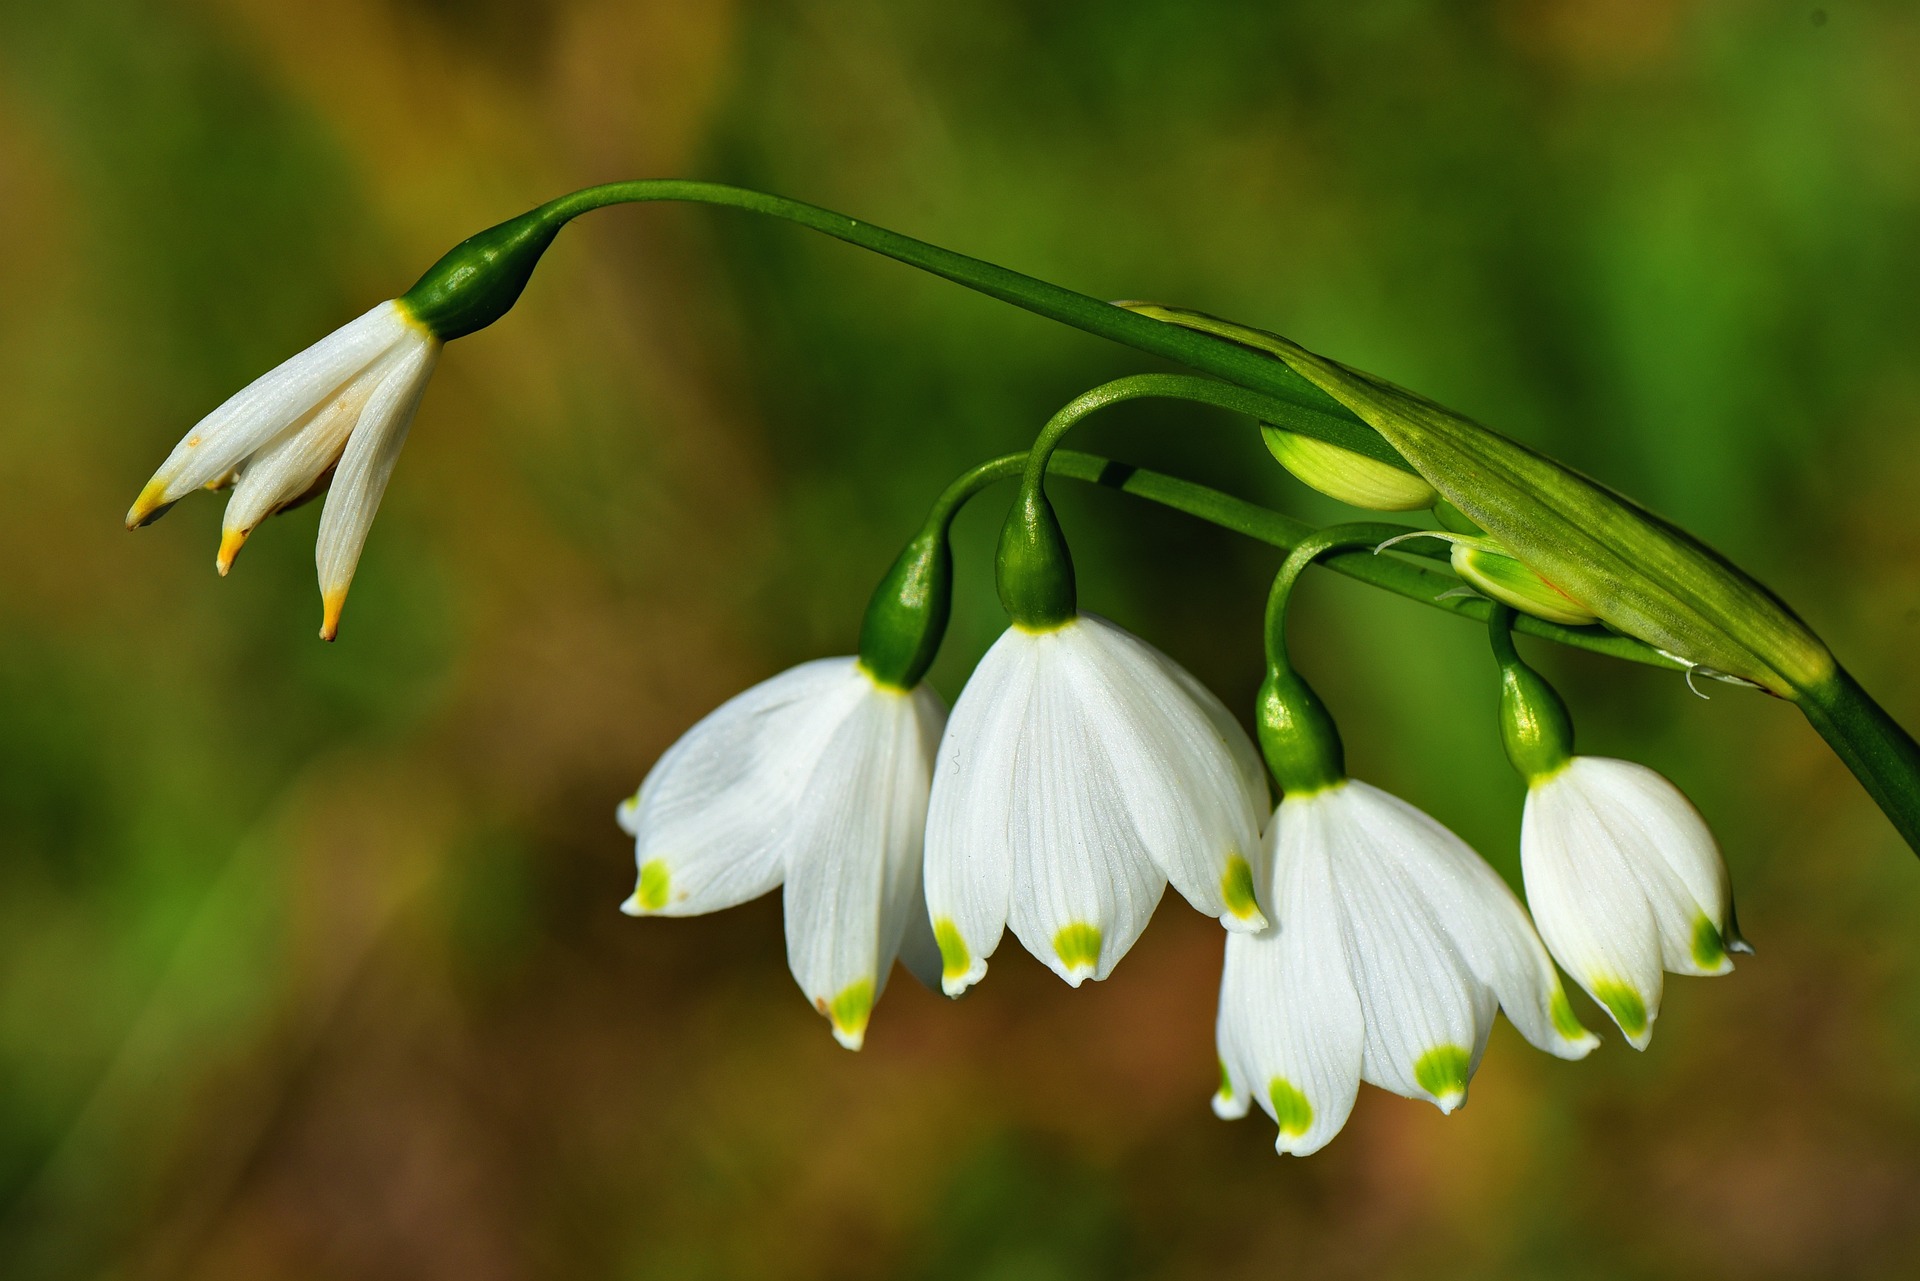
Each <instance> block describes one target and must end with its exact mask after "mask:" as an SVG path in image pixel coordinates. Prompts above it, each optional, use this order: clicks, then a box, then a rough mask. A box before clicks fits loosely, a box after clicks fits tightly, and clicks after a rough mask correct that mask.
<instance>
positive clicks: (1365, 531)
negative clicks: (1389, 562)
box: [1266, 521, 1407, 670]
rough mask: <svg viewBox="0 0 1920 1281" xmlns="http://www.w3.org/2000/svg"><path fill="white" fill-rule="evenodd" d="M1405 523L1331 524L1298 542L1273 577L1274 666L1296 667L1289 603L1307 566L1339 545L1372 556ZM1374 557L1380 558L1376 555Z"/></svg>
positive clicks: (1270, 633) (1270, 637)
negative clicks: (1290, 639) (1292, 658)
mask: <svg viewBox="0 0 1920 1281" xmlns="http://www.w3.org/2000/svg"><path fill="white" fill-rule="evenodd" d="M1406 530H1407V527H1406V526H1405V525H1387V524H1382V523H1380V522H1378V521H1354V522H1352V523H1351V524H1345V525H1329V526H1327V527H1326V528H1325V529H1317V530H1314V531H1313V532H1312V533H1311V534H1308V535H1307V536H1306V537H1305V538H1302V539H1301V540H1300V541H1299V542H1297V543H1295V544H1294V546H1293V550H1291V551H1289V552H1288V553H1287V558H1286V559H1285V560H1284V561H1282V562H1281V563H1280V571H1279V572H1278V573H1276V574H1275V575H1274V576H1273V587H1272V589H1271V590H1270V591H1268V592H1267V614H1266V634H1267V664H1268V666H1269V667H1271V668H1278V669H1280V670H1289V669H1290V668H1291V666H1292V664H1291V663H1289V662H1288V660H1287V605H1288V603H1289V602H1290V601H1291V600H1292V599H1293V585H1294V584H1295V583H1296V582H1298V581H1299V580H1300V575H1301V574H1303V573H1305V572H1306V568H1307V566H1309V565H1311V564H1313V563H1314V561H1316V560H1318V559H1320V557H1322V556H1324V555H1326V554H1327V553H1328V552H1330V551H1333V550H1334V549H1335V548H1339V547H1365V548H1367V549H1368V551H1369V555H1370V556H1371V555H1372V549H1373V548H1376V547H1378V546H1379V545H1380V544H1381V543H1384V542H1386V541H1387V540H1388V539H1389V538H1394V537H1397V536H1399V535H1401V534H1404V533H1405V532H1406ZM1372 558H1373V559H1376V560H1377V559H1378V557H1377V556H1373V557H1372Z"/></svg>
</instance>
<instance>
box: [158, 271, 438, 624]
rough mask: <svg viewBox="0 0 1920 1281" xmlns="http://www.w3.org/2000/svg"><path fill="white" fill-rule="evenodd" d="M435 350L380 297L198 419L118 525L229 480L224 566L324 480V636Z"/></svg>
mask: <svg viewBox="0 0 1920 1281" xmlns="http://www.w3.org/2000/svg"><path fill="white" fill-rule="evenodd" d="M440 347H441V342H440V340H439V339H438V338H436V337H435V336H434V333H433V331H432V330H430V329H429V328H428V327H427V325H426V324H424V323H422V322H421V321H420V320H419V319H417V318H416V317H415V316H414V314H413V313H412V311H411V310H410V309H409V308H408V306H407V305H406V304H405V303H404V302H402V301H399V300H395V301H389V302H383V303H381V304H380V305H379V306H377V307H375V308H374V309H373V310H372V311H369V312H367V313H366V314H365V315H364V316H361V317H360V318H359V319H358V320H355V321H353V322H351V323H350V324H348V325H346V326H345V327H344V328H342V329H339V330H336V331H335V332H333V333H332V334H330V335H328V336H327V337H326V338H323V339H321V340H320V341H319V342H318V343H315V344H314V345H313V346H311V347H309V348H307V349H306V350H305V351H303V352H301V353H300V354H299V355H297V356H295V357H293V358H292V359H291V360H289V361H287V362H285V363H284V364H282V365H280V366H279V367H278V368H276V369H274V370H272V371H270V372H268V373H266V374H263V375H261V376H260V377H259V378H257V379H255V380H254V381H253V382H252V383H251V384H249V385H248V386H247V387H245V388H243V389H242V390H241V391H240V392H238V393H237V394H235V395H234V396H233V397H232V398H230V399H229V400H228V401H227V402H226V403H225V404H223V405H221V406H220V407H219V408H218V409H216V410H214V411H213V412H212V413H210V414H208V415H207V416H206V417H205V418H203V419H201V420H200V422H199V423H198V424H196V425H195V426H194V428H193V430H191V431H189V432H188V433H187V434H186V436H185V437H184V438H183V439H182V440H181V441H180V443H179V444H177V445H175V446H174V448H173V452H172V453H171V454H169V455H168V456H167V460H166V461H165V462H164V463H162V464H161V465H160V470H159V471H157V472H155V473H154V474H153V479H152V480H150V481H148V482H147V485H146V488H145V489H142V490H141V491H140V496H139V498H137V499H135V500H134V504H133V507H132V509H131V510H129V511H128V512H127V527H128V528H130V529H131V528H134V527H136V526H139V525H144V524H147V523H148V522H149V521H152V520H155V519H157V518H158V517H159V516H160V515H161V514H162V513H164V512H165V511H166V510H167V508H169V507H171V506H172V505H173V504H174V503H176V502H178V501H179V500H180V499H181V498H183V497H185V496H186V495H187V494H190V493H192V492H193V491H194V490H196V489H200V488H202V487H205V488H208V489H221V488H225V487H226V486H228V485H231V486H232V487H233V493H232V496H231V497H229V498H228V500H227V511H226V519H225V521H224V523H223V527H222V530H221V536H220V552H219V556H218V558H217V559H216V561H215V564H216V566H217V567H218V569H219V571H220V572H221V573H222V574H225V573H226V572H227V570H228V569H229V568H230V567H231V566H232V564H233V558H234V557H235V556H236V555H238V554H239V551H240V547H241V545H242V544H243V543H245V542H246V541H247V536H248V535H250V534H251V533H252V532H253V530H254V528H255V527H256V526H257V525H259V523H260V522H261V521H262V520H265V519H266V518H267V517H268V516H271V515H273V514H274V513H276V512H281V511H285V510H286V509H287V508H289V507H294V506H297V505H299V504H300V503H302V502H305V501H306V500H307V499H309V498H312V497H313V496H314V495H316V494H318V493H319V492H320V491H321V490H324V489H328V488H329V487H331V491H332V492H331V493H330V494H329V495H328V497H327V501H326V507H325V508H324V510H323V511H322V513H321V516H320V536H319V541H318V543H317V545H316V549H315V559H316V561H317V563H318V569H319V576H320V598H321V602H322V610H323V621H322V622H321V625H320V635H321V636H322V637H324V638H325V639H327V640H332V639H333V637H334V635H335V633H336V632H337V631H338V630H339V626H340V611H341V609H342V607H343V606H344V605H345V603H346V599H347V587H348V585H349V584H351V583H352V581H353V571H354V566H355V565H357V564H358V563H359V560H360V550H361V548H362V547H363V546H364V545H365V543H366V540H367V530H368V528H369V527H370V526H371V525H372V524H373V517H374V513H375V512H376V511H377V510H378V509H379V506H380V497H381V495H382V494H383V493H384V492H385V491H386V488H387V480H388V478H389V477H390V476H391V475H392V474H393V466H394V463H395V462H396V461H398V459H399V457H400V447H401V446H402V445H403V444H405V443H406V439H407V428H408V426H409V425H410V424H411V423H412V421H413V413H414V410H415V408H416V407H417V406H418V405H419V403H420V396H421V393H422V392H423V391H425V390H426V385H427V378H428V376H429V375H430V374H431V373H432V372H433V366H434V362H435V360H436V359H437V358H438V357H439V354H440Z"/></svg>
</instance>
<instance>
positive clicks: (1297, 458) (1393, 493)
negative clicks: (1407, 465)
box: [1260, 423, 1440, 512]
mask: <svg viewBox="0 0 1920 1281" xmlns="http://www.w3.org/2000/svg"><path fill="white" fill-rule="evenodd" d="M1260 435H1261V437H1262V438H1263V439H1264V440H1265V441H1266V442H1267V451H1268V452H1269V453H1271V454H1272V455H1273V456H1274V457H1275V458H1276V459H1278V460H1279V462H1280V465H1281V466H1282V467H1285V468H1286V469H1287V470H1288V471H1290V472H1292V473H1293V474H1294V476H1295V477H1296V478H1298V479H1299V480H1300V482H1301V483H1302V484H1305V485H1307V486H1309V487H1311V488H1313V489H1317V490H1319V491H1320V492H1321V493H1323V494H1325V495H1326V496H1327V497H1329V498H1336V499H1338V500H1340V501H1341V502H1343V503H1346V504H1347V505H1348V506H1351V507H1362V508H1365V509H1366V510H1368V511H1378V512H1411V511H1423V510H1425V509H1426V508H1428V507H1431V506H1433V504H1434V501H1435V500H1436V499H1437V498H1439V496H1440V495H1439V494H1437V493H1435V492H1434V488H1433V486H1432V485H1429V484H1428V483H1427V482H1426V481H1424V480H1422V479H1421V478H1420V477H1419V476H1417V475H1415V474H1414V473H1412V472H1409V471H1402V470H1401V469H1400V468H1398V467H1391V466H1389V465H1387V464H1386V463H1382V462H1376V461H1375V460H1373V459H1371V458H1368V457H1367V456H1366V455H1365V454H1356V453H1355V452H1353V451H1352V450H1351V449H1342V448H1341V447H1340V446H1338V445H1330V444H1328V443H1327V442H1326V441H1324V440H1315V439H1314V438H1313V437H1312V436H1306V435H1302V434H1301V433H1300V432H1297V431H1288V430H1286V429H1285V428H1283V427H1273V426H1269V425H1267V424H1265V423H1262V424H1261V426H1260Z"/></svg>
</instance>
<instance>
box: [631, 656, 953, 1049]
mask: <svg viewBox="0 0 1920 1281" xmlns="http://www.w3.org/2000/svg"><path fill="white" fill-rule="evenodd" d="M945 722H946V713H945V711H944V709H943V708H942V707H941V705H940V700H939V699H938V698H937V697H936V696H935V695H934V694H933V693H932V691H930V690H928V689H926V688H925V687H924V686H921V687H918V688H915V689H914V690H912V691H911V692H909V691H904V690H900V689H897V688H894V687H892V686H889V685H885V684H882V683H881V682H879V681H876V680H874V679H873V678H872V677H871V676H869V675H868V674H867V671H866V669H865V668H864V667H862V666H861V665H860V663H859V662H858V660H856V659H853V658H826V659H820V660H818V661H815V662H811V663H805V664H802V665H801V666H799V667H796V668H793V669H792V670H790V671H787V672H783V673H781V674H780V675H778V676H775V677H773V678H772V679H771V680H767V681H763V682H762V683H760V684H758V685H756V686H754V687H753V688H752V689H750V690H747V691H746V692H745V693H743V694H740V695H738V696H736V697H735V698H733V699H732V700H730V701H729V702H727V703H725V704H723V705H722V706H721V707H720V708H719V709H718V710H716V711H714V712H713V713H711V714H710V715H708V716H707V717H706V719H704V720H702V721H701V722H700V723H699V724H697V725H695V726H694V727H693V728H692V729H690V730H688V731H687V733H686V734H685V735H684V736H683V737H682V738H681V739H680V741H679V742H677V743H675V744H674V745H673V746H672V747H671V748H669V749H668V750H667V752H666V754H665V755H663V756H661V758H660V760H659V763H658V764H656V765H655V766H654V767H653V769H652V771H651V772H650V773H648V775H647V778H646V781H645V782H644V783H642V784H641V785H640V790H639V792H638V793H636V794H635V795H634V796H632V797H630V798H628V799H627V800H626V801H625V802H623V803H622V804H621V806H620V810H619V821H620V826H621V827H623V828H625V829H626V830H627V831H628V832H629V833H631V834H632V836H633V837H634V858H635V861H636V863H637V865H638V868H639V883H638V885H637V886H636V887H635V889H634V891H633V895H632V897H631V898H629V899H628V900H627V901H626V903H624V904H623V905H622V910H623V911H625V912H626V913H627V914H628V915H631V916H694V915H698V914H700V913H702V912H713V911H717V910H719V909H720V908H723V907H732V906H734V905H735V904H738V903H744V902H746V901H747V900H748V899H752V898H758V897H759V896H760V895H762V894H764V893H766V892H767V891H768V890H771V889H772V888H773V887H774V886H776V885H784V886H785V887H786V890H785V909H786V926H787V963H788V965H789V967H790V968H791V969H792V970H793V977H794V979H795V981H797V982H798V983H799V984H800V990H801V991H803V992H805V993H806V995H807V997H808V999H809V1000H811V1001H812V1002H813V1005H814V1008H815V1009H817V1010H819V1011H820V1013H821V1014H822V1015H824V1016H826V1018H827V1019H828V1021H829V1022H830V1023H831V1024H832V1027H833V1035H834V1038H835V1039H836V1040H838V1041H839V1042H840V1044H842V1045H844V1046H846V1047H847V1048H848V1049H851V1050H857V1049H859V1048H860V1044H861V1041H862V1040H863V1038H864V1037H865V1035H866V1030H867V1021H868V1018H869V1016H870V1015H871V1013H872V1010H873V1005H874V1002H875V1001H877V1000H878V999H879V997H880V993H881V990H882V989H883V988H884V987H885V986H886V982H887V974H888V971H890V970H891V969H892V968H893V962H894V958H895V957H896V956H899V957H900V958H901V960H902V961H903V962H904V963H905V964H906V965H907V966H908V968H910V969H912V970H913V971H914V973H915V974H917V975H918V976H919V977H920V978H921V980H922V981H923V982H925V983H926V984H927V985H928V986H929V987H932V986H935V985H936V984H937V982H938V977H937V976H938V972H939V958H938V954H937V953H936V952H935V950H934V945H933V940H932V932H931V927H930V926H929V924H928V921H927V912H926V905H925V899H924V898H923V896H922V894H921V882H920V854H921V842H922V838H923V836H924V834H925V831H926V815H927V789H928V785H929V783H930V781H931V779H932V776H933V758H934V750H935V748H936V746H937V745H938V743H939V740H940V731H941V728H942V727H943V725H944V724H945Z"/></svg>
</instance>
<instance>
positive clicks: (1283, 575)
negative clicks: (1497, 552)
mask: <svg viewBox="0 0 1920 1281" xmlns="http://www.w3.org/2000/svg"><path fill="white" fill-rule="evenodd" d="M1402 528H1403V527H1402V526H1399V525H1382V524H1376V523H1373V522H1371V521H1362V522H1356V523H1354V524H1349V525H1333V526H1330V527H1328V528H1326V529H1322V530H1316V531H1315V532H1314V533H1312V534H1309V535H1308V536H1307V537H1305V538H1303V539H1301V540H1300V542H1299V543H1298V544H1297V545H1295V547H1294V549H1293V550H1292V551H1290V552H1288V553H1287V558H1286V560H1284V561H1282V562H1281V564H1280V572H1279V573H1277V574H1275V575H1274V576H1273V590H1272V591H1270V592H1268V593H1267V619H1266V624H1267V626H1266V632H1267V675H1266V679H1265V680H1263V681H1261V683H1260V696H1259V700H1258V703H1257V705H1256V707H1255V711H1254V727H1255V729H1256V730H1257V731H1258V734H1259V738H1260V750H1261V752H1262V754H1264V755H1265V756H1266V758H1267V768H1268V769H1270V770H1272V771H1273V776H1274V777H1275V778H1276V779H1278V780H1279V781H1280V790H1281V791H1283V792H1284V793H1286V794H1287V795H1288V796H1310V795H1312V794H1313V793H1314V792H1320V791H1325V790H1326V789H1327V788H1330V787H1337V786H1339V785H1340V784H1341V783H1343V782H1345V781H1346V777H1347V753H1346V748H1345V746H1344V745H1342V743H1341V742H1340V730H1339V728H1338V727H1337V726H1335V725H1334V723H1333V715H1332V714H1331V713H1330V712H1328V711H1327V706H1326V704H1325V703H1323V702H1321V701H1320V696H1319V695H1318V694H1316V693H1314V691H1313V686H1311V685H1309V684H1307V682H1306V680H1305V679H1304V678H1303V677H1302V676H1301V675H1300V673H1298V672H1296V671H1295V670H1294V669H1293V660H1292V659H1291V658H1290V657H1289V656H1288V654H1287V630H1286V629H1287V606H1288V604H1290V603H1291V602H1292V599H1293V585H1294V584H1295V583H1296V582H1298V581H1299V579H1300V575H1301V574H1303V573H1305V572H1306V568H1307V566H1308V565H1311V564H1312V563H1313V562H1314V561H1315V560H1317V559H1318V558H1320V557H1321V556H1324V555H1326V554H1327V553H1328V552H1330V551H1333V550H1334V549H1336V548H1340V547H1356V546H1357V547H1369V548H1371V547H1378V546H1379V545H1380V544H1381V543H1383V542H1385V541H1386V540H1387V539H1389V538H1393V537H1395V536H1396V535H1397V534H1398V533H1399V532H1400V530H1401V529H1402Z"/></svg>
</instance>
